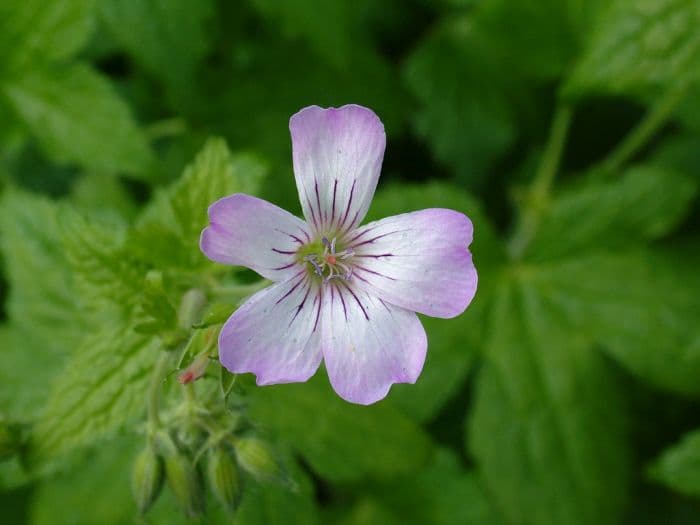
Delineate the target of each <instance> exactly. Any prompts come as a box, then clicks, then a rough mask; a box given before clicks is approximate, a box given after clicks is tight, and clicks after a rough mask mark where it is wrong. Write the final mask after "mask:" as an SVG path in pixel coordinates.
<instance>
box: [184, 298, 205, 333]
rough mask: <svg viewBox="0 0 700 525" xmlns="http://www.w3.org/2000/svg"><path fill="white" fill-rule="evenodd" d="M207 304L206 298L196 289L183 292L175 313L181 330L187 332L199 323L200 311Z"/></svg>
mask: <svg viewBox="0 0 700 525" xmlns="http://www.w3.org/2000/svg"><path fill="white" fill-rule="evenodd" d="M206 304H207V297H206V296H205V295H204V292H202V290H200V289H198V288H192V289H190V290H187V291H186V292H185V295H183V296H182V300H181V301H180V308H179V309H178V312H177V322H178V326H179V327H180V328H182V329H183V330H189V329H190V328H192V326H193V325H194V324H196V323H197V321H199V318H200V316H201V314H202V310H203V309H204V307H205V306H206Z"/></svg>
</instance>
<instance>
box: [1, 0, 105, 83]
mask: <svg viewBox="0 0 700 525" xmlns="http://www.w3.org/2000/svg"><path fill="white" fill-rule="evenodd" d="M94 3H95V2H94V0H56V1H53V2H50V3H49V4H47V3H46V2H43V1H42V0H6V1H4V2H3V3H2V4H0V74H1V73H2V72H3V71H4V70H16V69H21V68H25V67H30V66H31V64H32V62H33V61H39V62H49V61H52V60H63V59H67V58H70V57H71V56H72V55H74V54H75V53H76V52H77V51H79V50H80V48H81V47H82V46H83V45H84V44H85V43H86V41H87V39H88V38H89V36H90V32H91V30H92V27H93V24H92V17H91V12H92V8H93V5H94Z"/></svg>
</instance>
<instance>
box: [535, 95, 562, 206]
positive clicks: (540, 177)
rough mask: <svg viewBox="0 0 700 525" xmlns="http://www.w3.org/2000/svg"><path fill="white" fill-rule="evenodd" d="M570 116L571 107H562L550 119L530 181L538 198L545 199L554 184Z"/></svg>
mask: <svg viewBox="0 0 700 525" xmlns="http://www.w3.org/2000/svg"><path fill="white" fill-rule="evenodd" d="M571 115H572V111H571V106H569V105H562V106H559V107H558V108H557V111H556V112H555V113H554V117H553V118H552V124H551V127H550V129H549V138H548V139H547V146H546V149H545V150H544V154H543V155H542V161H541V162H540V165H539V168H538V170H537V173H536V174H535V178H534V179H533V181H532V188H531V191H532V193H533V194H534V195H535V196H537V197H538V198H546V197H547V196H548V195H549V191H550V190H551V188H552V182H554V177H555V176H556V174H557V170H558V169H559V163H560V162H561V155H562V153H563V152H564V142H566V135H567V133H568V131H569V125H570V124H571Z"/></svg>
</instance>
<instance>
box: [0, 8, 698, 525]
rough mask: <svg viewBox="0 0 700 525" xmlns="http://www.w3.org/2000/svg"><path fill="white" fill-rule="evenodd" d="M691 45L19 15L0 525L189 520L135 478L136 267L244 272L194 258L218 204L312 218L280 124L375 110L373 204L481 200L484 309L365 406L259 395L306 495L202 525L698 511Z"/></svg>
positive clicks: (229, 14) (141, 12) (642, 518)
mask: <svg viewBox="0 0 700 525" xmlns="http://www.w3.org/2000/svg"><path fill="white" fill-rule="evenodd" d="M698 28H700V3H699V2H698V1H697V0H438V1H429V0H407V1H400V0H357V1H353V2H351V1H345V0H335V1H326V0H290V1H274V0H243V1H225V0H219V1H217V0H138V1H137V0H100V1H93V0H49V1H46V0H0V188H1V189H0V191H1V192H2V195H1V197H0V262H1V271H0V312H1V314H0V316H1V319H2V320H1V321H0V426H1V425H5V426H8V425H19V428H20V429H21V434H22V450H21V453H20V454H19V455H13V456H11V457H10V458H9V459H6V460H5V461H4V462H2V463H0V506H1V508H2V509H3V510H2V516H3V517H2V522H3V523H8V524H15V523H16V524H25V523H26V524H32V525H42V524H47V525H48V524H56V525H62V524H72V525H76V524H81V525H82V524H85V525H87V524H97V523H99V524H105V525H113V524H114V525H116V524H125V523H153V524H159V523H168V524H172V523H180V522H187V519H186V518H184V517H183V516H182V513H181V512H180V510H179V508H178V505H177V503H176V501H175V499H174V497H173V495H172V493H171V492H169V491H167V490H166V491H164V492H163V494H162V495H161V497H160V499H159V500H158V502H157V503H156V505H155V506H154V508H153V509H152V510H151V511H150V512H149V513H148V514H147V515H146V517H145V518H140V517H138V515H137V511H136V506H135V504H134V502H133V498H132V495H131V492H130V491H131V489H130V481H129V478H130V475H131V474H130V470H131V464H132V463H133V461H134V459H135V457H136V455H137V453H138V451H139V450H140V449H141V448H142V445H143V443H142V441H143V435H142V433H141V431H142V427H143V425H142V422H143V420H144V416H145V403H144V396H145V394H146V391H147V389H148V380H149V377H150V376H149V374H151V373H152V370H153V368H154V364H155V361H156V358H157V355H158V353H159V345H161V343H162V341H163V339H164V334H165V333H166V332H165V331H166V329H167V328H168V327H169V326H170V325H168V323H169V322H171V321H172V319H170V317H168V315H170V316H171V317H172V315H171V314H172V312H170V313H168V312H167V311H166V309H165V308H164V307H162V305H163V303H160V305H161V306H158V303H157V301H155V302H154V301H151V302H148V301H149V300H150V299H152V298H150V299H149V297H148V296H144V289H143V279H144V276H145V275H146V273H147V272H148V271H149V270H157V271H159V272H162V274H163V275H164V276H165V282H166V285H168V286H167V287H166V292H165V293H166V295H167V299H168V300H170V301H172V302H173V303H176V302H177V300H178V298H179V297H180V295H181V294H182V292H183V291H184V290H186V289H187V288H188V287H190V286H193V285H198V284H199V283H201V282H202V279H204V278H205V277H206V278H209V277H211V276H215V277H216V278H217V279H223V280H224V281H225V280H226V279H232V282H236V283H239V281H238V280H236V279H239V280H242V279H244V278H245V275H239V274H236V275H237V276H234V277H231V276H230V275H225V276H223V277H222V274H221V268H218V269H217V268H215V267H213V266H212V265H211V264H209V263H208V262H206V260H204V258H203V257H202V256H201V254H200V252H199V251H198V248H197V237H198V234H199V231H200V230H201V228H202V227H203V225H204V224H205V223H206V207H207V205H208V204H209V203H211V202H212V201H213V200H215V199H216V198H218V197H220V196H222V195H226V194H230V193H233V192H237V191H244V192H249V193H254V194H256V195H258V196H261V197H263V198H266V199H268V200H271V201H272V202H274V203H275V204H278V205H280V206H282V207H284V208H286V209H289V210H292V211H293V212H295V213H297V214H299V213H300V207H299V204H298V202H297V199H296V190H295V188H294V183H293V181H294V179H293V175H292V170H291V145H290V139H289V133H288V119H289V117H290V115H292V114H293V113H295V112H296V111H298V110H299V109H300V108H302V107H304V106H307V105H311V104H318V105H320V106H324V107H325V106H340V105H343V104H346V103H356V104H361V105H364V106H368V107H370V108H372V109H373V110H374V111H375V112H376V113H377V114H378V115H379V117H380V118H381V120H382V121H383V123H384V125H385V128H386V131H387V151H386V155H385V160H384V167H383V174H382V178H381V180H380V184H379V188H378V191H377V195H376V198H375V200H374V202H373V204H372V207H371V209H370V213H369V216H368V219H375V218H380V217H384V216H388V215H393V214H397V213H403V212H406V211H411V210H417V209H421V208H427V207H447V208H454V209H457V210H459V211H462V212H464V213H466V214H467V215H469V216H470V217H471V218H472V220H473V221H474V224H475V241H474V244H473V245H472V252H473V254H474V261H475V264H476V266H477V269H478V271H479V279H480V280H479V290H478V293H477V296H476V299H475V300H474V302H473V304H472V305H471V306H470V307H469V309H468V310H467V311H466V312H465V313H464V314H463V315H462V316H460V317H458V318H456V319H453V320H438V319H424V324H425V326H426V329H427V331H428V338H429V352H428V359H427V362H426V365H425V369H424V371H423V374H422V376H421V378H420V379H419V381H418V383H417V384H416V385H397V386H395V387H393V388H392V390H391V392H390V394H389V396H388V397H387V399H386V400H384V401H381V402H380V403H378V404H377V405H374V406H371V407H359V406H353V405H349V404H347V403H345V402H344V401H342V400H340V399H338V398H337V397H336V396H335V395H334V394H333V393H332V391H331V390H330V388H329V386H328V381H327V378H326V375H325V371H323V370H321V371H320V372H319V373H318V374H317V376H316V377H315V378H314V379H312V380H311V381H310V382H309V383H307V384H302V385H281V386H275V387H265V388H255V387H254V386H252V383H251V382H250V381H249V380H248V379H246V378H244V380H243V381H242V384H243V390H242V391H240V392H236V393H235V394H234V396H235V397H240V398H241V399H242V403H243V405H242V406H243V408H242V409H241V410H242V411H243V413H244V414H245V417H246V418H247V419H248V420H249V421H250V424H251V425H253V427H254V428H256V429H257V430H258V431H259V432H260V433H261V434H262V435H265V436H266V439H268V440H269V441H270V442H271V443H273V444H274V448H275V450H276V454H277V456H278V457H279V458H281V459H280V461H282V462H283V463H284V465H285V469H286V470H287V471H288V475H289V476H290V479H292V480H293V486H294V487H295V488H294V490H290V487H289V486H283V485H280V484H275V483H259V482H257V481H255V480H253V479H252V478H250V479H249V478H246V480H245V481H246V483H245V490H244V495H243V499H242V501H241V503H240V506H239V508H238V509H237V511H236V512H235V513H233V514H230V513H227V512H225V511H224V510H223V508H222V507H221V506H220V504H219V503H217V502H216V501H215V500H214V499H213V498H211V497H209V500H210V501H208V502H207V503H208V506H207V509H208V510H207V513H206V515H205V516H204V517H203V518H200V521H201V522H202V523H212V524H218V523H236V524H270V525H272V524H285V525H286V524H296V523H299V524H314V523H319V524H320V523H323V524H327V523H328V524H339V525H350V524H382V525H384V524H392V523H397V524H398V523H401V524H406V523H408V524H412V523H415V524H453V523H458V524H461V523H466V524H477V525H486V524H488V525H491V524H493V525H509V524H524V525H545V524H557V525H569V524H576V525H578V524H580V525H586V524H617V523H620V524H635V525H646V524H678V525H690V524H696V523H700V500H699V499H698V498H700V404H699V403H698V400H699V398H700V244H699V240H700V235H699V233H700V231H699V229H698V227H699V226H700V219H698V217H699V216H700V215H699V212H700V205H699V202H700V201H699V200H698V195H697V189H698V181H699V180H700V102H698V101H699V100H700V98H699V97H700V83H699V82H700V30H699V29H698ZM213 136H215V137H220V138H219V139H213V140H209V137H213ZM229 150H230V151H229ZM231 152H233V153H231ZM195 159H196V160H195ZM188 165H189V166H190V168H188V169H187V170H185V167H186V166H188ZM183 170H185V171H184V174H183ZM152 303H153V304H152ZM144 317H145V318H147V320H148V321H149V322H151V323H152V324H151V325H149V326H155V328H153V330H156V331H158V330H160V331H159V332H150V333H147V334H144V333H141V332H137V331H135V330H134V327H135V326H136V325H137V324H138V323H141V322H143V320H144ZM154 320H155V321H154ZM153 323H155V324H153ZM154 334H155V335H154ZM210 368H211V369H213V366H212V367H210ZM217 373H218V372H217ZM174 377H175V376H173V375H171V376H169V379H168V381H167V388H166V394H165V400H166V401H165V402H164V403H166V404H167V403H170V402H171V400H174V399H177V398H178V393H177V392H176V389H177V387H178V386H179V385H177V383H176V382H175V381H174ZM207 381H208V379H207V380H202V383H203V385H204V386H202V387H201V388H203V391H206V390H207V387H206V384H208V383H207ZM210 382H213V381H210ZM198 388H200V385H198ZM172 402H173V403H176V401H172ZM239 409H240V407H236V408H235V410H239ZM13 428H16V427H14V426H13ZM1 441H2V440H1V439H0V445H3V446H4V444H3V443H2V442H1ZM0 452H4V451H2V450H0ZM0 455H2V454H0ZM210 496H211V495H210ZM195 521H196V520H195Z"/></svg>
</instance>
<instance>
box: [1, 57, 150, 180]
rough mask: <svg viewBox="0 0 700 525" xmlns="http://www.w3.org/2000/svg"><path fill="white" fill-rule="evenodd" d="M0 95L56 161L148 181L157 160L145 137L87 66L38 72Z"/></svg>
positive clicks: (125, 108) (3, 89)
mask: <svg viewBox="0 0 700 525" xmlns="http://www.w3.org/2000/svg"><path fill="white" fill-rule="evenodd" d="M0 92H1V93H2V94H3V95H4V96H6V97H7V99H8V101H9V103H10V104H11V105H12V107H13V109H14V110H15V111H16V112H17V114H18V115H19V117H20V118H21V119H22V121H23V122H24V124H25V125H26V126H27V127H28V128H29V130H30V131H31V133H32V134H33V135H34V137H35V138H36V139H37V140H38V141H39V143H40V144H41V146H42V147H43V149H44V151H45V152H46V154H47V155H48V156H49V157H51V159H53V160H54V161H55V162H57V163H63V164H69V163H75V164H79V165H80V166H82V167H85V168H88V169H91V170H94V171H97V172H100V173H107V174H121V173H127V174H129V175H133V176H141V177H144V176H146V175H147V173H146V171H147V170H148V168H149V165H150V163H151V161H152V153H151V151H150V149H149V145H148V143H147V141H146V138H145V135H144V134H143V133H142V131H141V130H140V129H139V128H138V127H137V125H136V123H135V122H134V119H133V116H132V115H131V112H130V110H129V108H128V106H127V105H126V103H124V102H123V101H122V100H121V99H120V98H119V97H118V96H117V94H116V93H115V92H114V90H113V89H112V86H111V85H110V84H109V82H108V81H107V80H106V79H105V78H104V77H102V76H101V75H100V74H98V73H96V72H95V71H93V70H92V69H91V68H89V67H87V66H84V65H73V66H69V67H61V68H57V67H54V68H43V69H38V68H34V69H31V70H28V71H26V72H24V74H22V75H20V76H17V77H16V78H13V79H11V81H9V82H8V83H7V84H5V85H4V86H1V85H0Z"/></svg>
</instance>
